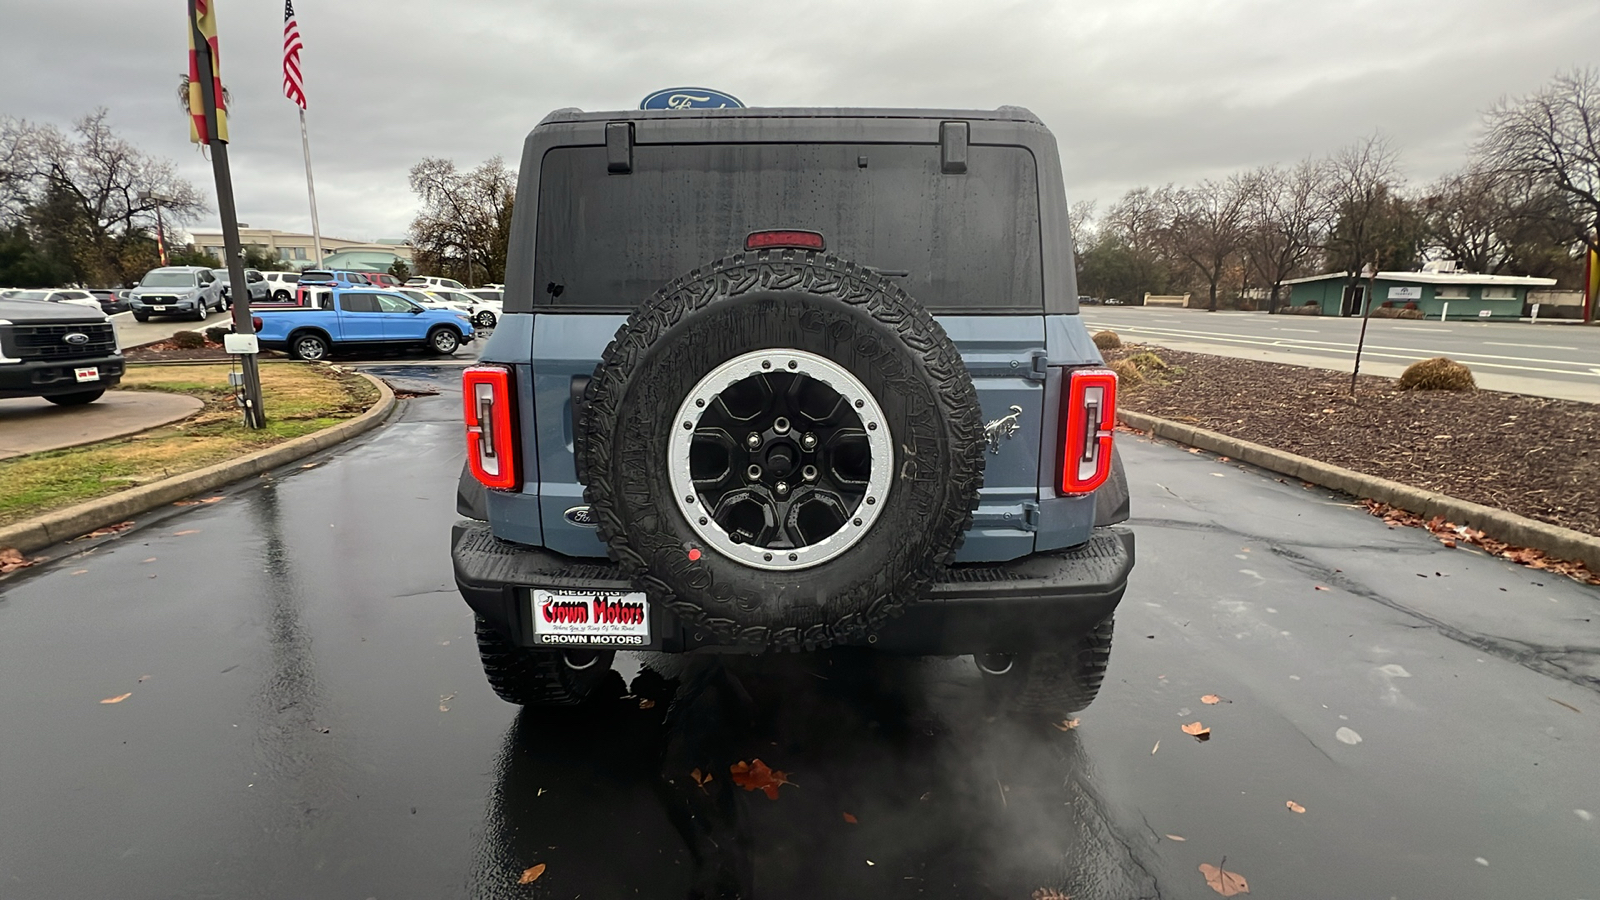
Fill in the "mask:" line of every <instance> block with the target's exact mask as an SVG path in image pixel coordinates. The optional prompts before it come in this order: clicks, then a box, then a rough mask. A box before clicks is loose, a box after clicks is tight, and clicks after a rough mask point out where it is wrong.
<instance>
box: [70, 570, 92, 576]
mask: <svg viewBox="0 0 1600 900" xmlns="http://www.w3.org/2000/svg"><path fill="white" fill-rule="evenodd" d="M72 574H73V575H87V574H89V570H88V569H78V570H77V571H75V572H73V573H72Z"/></svg>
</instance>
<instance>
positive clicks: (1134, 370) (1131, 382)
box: [1110, 359, 1144, 388]
mask: <svg viewBox="0 0 1600 900" xmlns="http://www.w3.org/2000/svg"><path fill="white" fill-rule="evenodd" d="M1110 365H1111V371H1113V372H1115V373H1117V384H1118V387H1124V388H1130V387H1138V386H1139V385H1141V384H1144V373H1143V372H1141V371H1139V367H1138V366H1136V365H1134V364H1133V360H1129V359H1114V360H1112V361H1111V363H1110Z"/></svg>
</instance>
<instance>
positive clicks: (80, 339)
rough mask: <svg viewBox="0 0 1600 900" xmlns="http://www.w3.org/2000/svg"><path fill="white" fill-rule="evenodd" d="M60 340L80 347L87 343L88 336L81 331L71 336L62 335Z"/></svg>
mask: <svg viewBox="0 0 1600 900" xmlns="http://www.w3.org/2000/svg"><path fill="white" fill-rule="evenodd" d="M61 339H62V340H63V341H66V342H67V343H69V344H72V345H74V346H82V345H84V344H87V343H89V336H88V335H87V334H84V333H83V332H81V331H74V332H72V333H71V334H66V335H62V336H61Z"/></svg>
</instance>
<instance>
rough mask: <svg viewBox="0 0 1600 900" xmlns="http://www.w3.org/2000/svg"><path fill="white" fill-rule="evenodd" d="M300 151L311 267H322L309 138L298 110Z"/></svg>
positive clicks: (303, 114) (304, 112) (320, 230)
mask: <svg viewBox="0 0 1600 900" xmlns="http://www.w3.org/2000/svg"><path fill="white" fill-rule="evenodd" d="M300 149H301V151H302V152H304V153H305V157H306V195H307V196H308V197H310V198H311V246H312V252H313V253H315V254H316V257H317V258H316V261H315V262H314V263H312V265H316V266H320V265H322V226H321V225H320V224H318V223H317V187H316V183H315V182H313V181H312V180H311V137H310V135H309V134H308V133H307V132H306V110H305V107H303V106H302V107H301V108H300Z"/></svg>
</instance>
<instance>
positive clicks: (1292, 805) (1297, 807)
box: [1284, 800, 1306, 813]
mask: <svg viewBox="0 0 1600 900" xmlns="http://www.w3.org/2000/svg"><path fill="white" fill-rule="evenodd" d="M1284 806H1287V807H1288V808H1289V810H1290V811H1291V812H1297V813H1303V812H1305V811H1306V808H1305V807H1304V806H1301V805H1300V804H1298V803H1296V802H1294V801H1293V800H1290V801H1289V802H1288V803H1285V804H1284Z"/></svg>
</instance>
